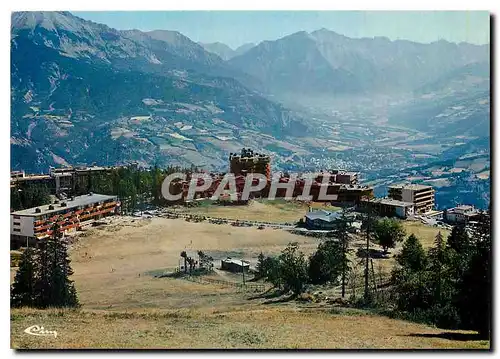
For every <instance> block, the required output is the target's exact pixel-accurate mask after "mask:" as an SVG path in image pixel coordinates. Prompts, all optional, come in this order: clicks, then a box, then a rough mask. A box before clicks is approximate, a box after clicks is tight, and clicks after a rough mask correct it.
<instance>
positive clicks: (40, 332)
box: [24, 325, 57, 338]
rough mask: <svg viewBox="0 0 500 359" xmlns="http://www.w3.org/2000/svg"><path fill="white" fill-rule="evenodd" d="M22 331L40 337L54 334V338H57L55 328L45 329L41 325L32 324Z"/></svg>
mask: <svg viewBox="0 0 500 359" xmlns="http://www.w3.org/2000/svg"><path fill="white" fill-rule="evenodd" d="M24 332H25V333H26V334H30V335H36V336H40V337H51V336H54V338H57V332H56V331H55V330H46V329H45V328H44V327H43V326H39V325H32V326H31V327H28V328H26V329H24Z"/></svg>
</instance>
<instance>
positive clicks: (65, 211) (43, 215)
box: [10, 193, 120, 243]
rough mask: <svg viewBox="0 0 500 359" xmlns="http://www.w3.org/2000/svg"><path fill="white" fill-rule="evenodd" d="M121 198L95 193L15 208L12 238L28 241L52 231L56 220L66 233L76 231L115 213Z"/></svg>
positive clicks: (42, 236)
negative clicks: (18, 209) (40, 204)
mask: <svg viewBox="0 0 500 359" xmlns="http://www.w3.org/2000/svg"><path fill="white" fill-rule="evenodd" d="M119 207H120V202H119V201H118V198H117V197H116V196H108V195H103V194H93V193H89V194H88V195H83V196H78V197H72V198H69V199H67V200H63V201H58V200H56V201H54V203H52V204H48V205H43V206H39V207H34V208H28V209H23V210H20V211H16V212H12V213H11V215H10V218H11V227H10V228H11V229H10V234H11V240H12V241H13V242H20V243H26V242H27V241H28V240H35V239H43V238H46V237H49V236H50V235H51V234H52V227H53V225H54V224H55V223H58V224H59V225H60V230H61V232H63V233H69V232H71V231H76V230H77V229H80V228H82V227H84V226H86V225H88V224H91V223H92V222H94V221H95V220H97V219H100V218H102V217H104V216H109V215H113V214H116V213H117V212H118V211H119Z"/></svg>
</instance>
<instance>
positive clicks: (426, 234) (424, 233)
mask: <svg viewBox="0 0 500 359" xmlns="http://www.w3.org/2000/svg"><path fill="white" fill-rule="evenodd" d="M403 226H404V228H405V230H406V235H407V236H409V235H410V234H414V235H415V236H416V237H417V238H418V239H419V240H420V243H422V245H423V246H424V248H429V247H433V246H434V240H435V239H436V235H437V234H438V232H441V234H442V235H443V238H444V239H445V240H446V238H448V235H449V234H450V231H449V230H447V229H442V228H436V227H431V226H426V225H425V224H423V223H421V222H418V221H404V222H403Z"/></svg>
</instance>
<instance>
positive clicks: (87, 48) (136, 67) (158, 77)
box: [11, 12, 307, 171]
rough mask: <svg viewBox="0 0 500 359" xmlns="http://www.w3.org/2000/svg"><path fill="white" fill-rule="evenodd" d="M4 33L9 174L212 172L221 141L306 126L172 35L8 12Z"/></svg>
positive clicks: (48, 14) (228, 68)
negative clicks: (114, 169) (94, 169)
mask: <svg viewBox="0 0 500 359" xmlns="http://www.w3.org/2000/svg"><path fill="white" fill-rule="evenodd" d="M11 31H12V36H11V80H12V89H11V103H12V118H11V145H12V168H13V169H21V168H22V169H26V170H28V171H43V170H45V171H46V170H47V169H48V166H49V165H55V164H66V163H70V164H73V163H90V162H98V163H103V164H104V163H110V164H113V163H120V162H123V161H138V162H140V163H142V164H144V165H151V164H154V163H155V162H158V163H160V164H166V163H172V161H174V162H175V161H177V162H176V163H179V164H190V163H196V164H201V163H205V164H206V165H207V166H212V165H214V164H217V163H222V161H224V162H225V156H226V153H225V152H227V148H226V147H227V146H228V145H226V144H225V143H224V142H225V141H224V140H225V139H226V138H227V139H232V138H233V137H235V138H239V137H240V136H241V135H244V133H240V132H242V131H258V132H261V133H263V134H268V135H271V136H272V135H273V134H275V135H277V136H286V135H300V134H301V133H305V131H306V129H307V128H306V126H305V125H304V124H303V122H304V121H302V120H299V118H298V117H296V116H295V115H294V114H292V113H291V112H290V111H288V110H286V109H285V108H283V107H282V106H281V105H279V104H277V103H274V102H271V101H269V100H267V99H265V98H264V97H262V96H260V95H259V94H258V93H256V92H255V91H253V90H251V89H249V88H247V87H245V86H243V85H241V83H240V82H238V81H237V80H236V79H237V78H243V79H247V77H248V76H247V75H245V74H244V73H242V72H240V71H239V70H237V69H234V68H233V67H231V65H228V64H226V63H225V62H224V61H223V60H222V59H220V58H219V57H218V56H217V55H214V54H212V53H209V52H207V51H205V50H204V49H203V47H201V46H200V45H198V44H196V43H194V42H192V41H191V40H189V39H188V38H187V37H185V36H183V35H182V34H180V33H178V32H174V31H164V30H158V31H151V32H147V33H146V32H141V31H137V30H131V31H118V30H115V29H112V28H109V27H107V26H105V25H101V24H96V23H93V22H90V21H85V20H83V19H81V18H78V17H76V16H73V15H72V14H70V13H67V12H61V13H59V12H29V13H14V14H13V16H12V27H11ZM247 81H250V82H251V80H248V79H247ZM141 121H142V122H141ZM233 147H235V145H232V146H229V148H233Z"/></svg>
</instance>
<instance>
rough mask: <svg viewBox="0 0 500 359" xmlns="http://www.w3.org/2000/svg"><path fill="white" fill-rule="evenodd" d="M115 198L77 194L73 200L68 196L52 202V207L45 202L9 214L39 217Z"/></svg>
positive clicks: (102, 195) (114, 197)
mask: <svg viewBox="0 0 500 359" xmlns="http://www.w3.org/2000/svg"><path fill="white" fill-rule="evenodd" d="M116 198H117V197H116V196H108V195H105V194H97V193H94V194H92V195H83V196H77V197H74V199H73V200H71V199H70V198H68V199H65V200H61V201H60V202H59V203H56V204H52V206H54V209H49V206H50V204H45V205H43V206H38V207H32V208H27V209H23V210H21V211H16V212H12V213H11V214H14V215H17V216H27V217H39V216H42V215H45V214H50V213H57V212H60V211H64V210H66V209H70V208H75V207H81V206H86V205H89V204H93V203H96V202H103V201H107V200H111V199H116ZM62 202H66V206H65V207H61V203H62ZM36 208H40V209H41V212H39V213H36V212H35V209H36Z"/></svg>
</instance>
